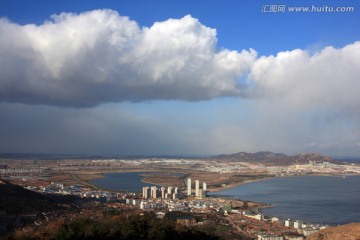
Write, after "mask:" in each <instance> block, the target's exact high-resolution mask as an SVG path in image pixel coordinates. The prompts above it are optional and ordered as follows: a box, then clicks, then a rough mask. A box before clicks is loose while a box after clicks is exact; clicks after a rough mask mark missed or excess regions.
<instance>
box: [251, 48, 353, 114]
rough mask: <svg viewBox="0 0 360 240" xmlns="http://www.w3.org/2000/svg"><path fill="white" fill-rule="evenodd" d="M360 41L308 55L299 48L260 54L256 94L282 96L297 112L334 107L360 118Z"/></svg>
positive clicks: (255, 68)
mask: <svg viewBox="0 0 360 240" xmlns="http://www.w3.org/2000/svg"><path fill="white" fill-rule="evenodd" d="M359 76H360V42H355V43H353V44H349V45H347V46H345V47H343V48H340V49H335V48H333V47H326V48H324V49H323V50H321V51H319V52H317V53H315V54H314V55H309V53H308V52H307V51H304V50H300V49H296V50H293V51H288V52H280V53H278V54H277V55H276V56H269V57H261V58H259V59H258V60H257V61H256V62H255V63H254V65H253V66H252V70H251V74H250V79H251V80H252V81H253V82H254V83H255V85H256V94H257V96H262V97H271V98H275V99H276V98H277V99H281V100H282V101H283V102H284V105H287V106H288V107H289V108H293V109H294V110H295V111H299V110H303V109H304V108H306V109H310V110H313V109H317V110H319V111H321V110H326V111H329V110H332V111H336V112H346V113H347V114H354V113H355V114H357V115H358V116H359V117H360V108H359V106H360V94H359V89H360V78H359Z"/></svg>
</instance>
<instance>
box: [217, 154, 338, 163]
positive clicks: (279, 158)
mask: <svg viewBox="0 0 360 240" xmlns="http://www.w3.org/2000/svg"><path fill="white" fill-rule="evenodd" d="M213 159H216V160H224V161H237V162H248V163H261V164H265V165H292V164H306V163H309V161H315V162H317V163H321V162H331V163H338V164H339V162H337V161H335V160H333V159H332V158H330V157H328V156H323V155H321V154H318V153H311V154H307V153H302V154H298V155H294V156H287V155H285V154H282V153H272V152H256V153H247V152H239V153H234V154H223V155H219V156H216V157H214V158H213Z"/></svg>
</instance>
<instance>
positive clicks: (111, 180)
mask: <svg viewBox="0 0 360 240" xmlns="http://www.w3.org/2000/svg"><path fill="white" fill-rule="evenodd" d="M142 174H146V172H125V173H108V174H104V178H99V179H94V180H90V181H89V182H90V183H91V184H94V185H96V186H98V187H100V188H102V189H111V190H118V191H128V192H139V191H142V188H143V187H145V186H154V184H149V183H144V182H142V181H141V179H142V178H143V177H142V176H141V175H142Z"/></svg>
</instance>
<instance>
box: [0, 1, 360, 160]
mask: <svg viewBox="0 0 360 240" xmlns="http://www.w3.org/2000/svg"><path fill="white" fill-rule="evenodd" d="M292 7H300V8H306V7H309V9H315V10H313V12H304V11H305V10H304V11H303V12H294V10H291V8H292ZM346 7H351V8H352V9H353V10H350V11H349V12H344V11H343V12H326V9H325V8H327V9H329V8H333V9H340V10H343V9H346ZM282 9H283V10H282ZM334 11H336V10H334ZM359 76H360V2H359V1H358V0H327V1H324V0H317V1H315V0H307V1H300V0H287V1H277V0H271V1H270V0H256V1H254V0H243V1H238V0H236V1H235V0H234V1H232V0H228V1H224V0H222V1H220V0H212V1H204V0H196V1H190V0H182V1H180V0H176V1H175V0H170V1H169V0H168V1H160V0H150V1H149V0H141V1H140V0H131V1H130V0H124V1H121V0H120V1H109V0H103V1H93V0H87V1H84V0H82V1H80V0H79V1H74V0H72V1H70V0H62V1H58V0H54V1H45V0H37V1H33V0H27V1H18V0H12V1H7V0H0V136H1V138H0V152H2V153H48V154H91V155H119V156H135V155H145V156H147V155H148V156H150V155H186V156H191V155H215V154H226V153H235V152H240V151H246V152H257V151H272V152H281V153H285V154H289V155H293V154H298V153H321V154H324V155H330V156H334V157H345V156H346V157H350V156H360V107H359V106H360V94H359V91H360V90H359V89H360V78H359Z"/></svg>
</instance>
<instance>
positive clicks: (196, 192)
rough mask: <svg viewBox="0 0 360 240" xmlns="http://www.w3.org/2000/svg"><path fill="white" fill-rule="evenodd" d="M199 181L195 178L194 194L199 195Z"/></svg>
mask: <svg viewBox="0 0 360 240" xmlns="http://www.w3.org/2000/svg"><path fill="white" fill-rule="evenodd" d="M199 190H200V182H199V180H195V196H196V197H199V195H200V191H199Z"/></svg>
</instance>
